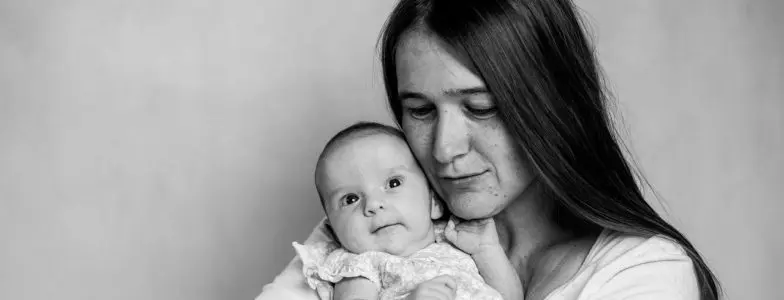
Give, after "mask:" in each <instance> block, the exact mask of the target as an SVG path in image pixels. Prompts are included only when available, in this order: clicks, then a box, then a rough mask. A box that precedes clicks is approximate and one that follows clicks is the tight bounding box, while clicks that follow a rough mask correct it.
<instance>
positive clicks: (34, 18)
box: [0, 0, 784, 300]
mask: <svg viewBox="0 0 784 300" xmlns="http://www.w3.org/2000/svg"><path fill="white" fill-rule="evenodd" d="M392 4H393V1H392V0H372V1H369V0H329V1H323V0H321V1H316V0H310V1H305V0H287V1H272V0H255V1H249V0H236V1H223V0H196V1H194V0H154V1H153V0H137V1H118V0H100V1H99V0H59V1H55V0H52V1H45V0H16V1H14V0H2V1H0V200H1V202H0V243H2V245H0V299H188V300H196V299H252V298H253V297H255V296H256V295H257V294H258V293H259V292H260V291H261V287H262V286H263V285H264V284H266V283H268V282H270V281H271V280H272V279H273V278H274V276H275V274H277V273H278V272H279V271H280V270H281V268H282V267H283V266H284V265H285V264H286V263H287V262H288V261H289V260H290V259H291V258H292V256H293V255H294V252H293V251H292V247H291V242H292V241H295V240H299V241H301V240H303V239H304V238H305V237H306V236H307V234H308V233H309V232H310V230H311V228H312V227H313V225H314V224H315V223H316V222H317V220H318V219H320V218H321V216H322V212H321V208H320V206H319V204H318V199H317V197H316V194H315V190H314V188H313V184H312V171H313V165H314V162H315V159H316V156H317V154H318V151H319V150H320V148H321V147H322V145H323V143H324V142H325V141H326V140H327V139H328V138H329V137H330V135H331V134H333V133H334V132H336V131H337V130H338V129H340V128H341V127H343V126H346V125H348V124H350V123H353V122H354V121H356V120H360V119H363V120H377V121H382V122H387V123H389V122H390V120H391V118H390V114H389V113H388V111H387V108H386V106H385V103H384V93H383V84H382V82H381V80H380V74H379V73H380V68H379V66H378V64H377V62H376V61H377V58H376V52H375V48H374V46H375V42H376V38H377V34H378V31H379V29H380V28H381V25H382V23H383V21H384V19H385V18H386V15H387V13H388V12H389V11H390V9H391V7H392ZM578 5H580V6H581V7H582V8H583V9H584V12H585V13H586V14H587V15H588V18H587V20H588V21H589V23H590V24H591V28H590V30H591V32H592V33H593V35H594V39H595V41H596V43H597V48H598V51H599V54H600V58H601V61H602V64H603V67H604V69H605V71H606V73H607V75H608V79H609V83H610V87H611V89H612V90H613V91H614V93H615V96H616V98H617V99H618V105H617V107H616V110H617V111H618V112H620V113H621V114H622V115H623V120H622V123H621V124H622V125H621V127H622V128H623V131H624V136H626V137H627V141H628V142H629V144H630V146H631V149H632V152H633V153H634V156H635V157H636V159H637V161H638V162H639V163H640V165H641V167H642V170H643V171H644V172H645V174H647V175H648V178H649V179H650V181H651V183H652V184H653V185H654V186H655V187H656V188H657V189H658V191H659V193H660V194H661V195H662V197H663V199H662V203H663V204H660V203H659V202H657V201H652V202H654V205H655V206H656V207H657V208H659V209H660V210H662V211H663V212H665V210H664V209H663V208H666V213H667V218H668V219H669V220H671V221H672V222H673V223H674V224H676V225H677V226H678V227H679V228H680V229H682V230H683V231H684V232H685V233H686V234H687V236H688V237H690V238H691V239H692V241H693V242H694V243H695V244H696V246H697V248H698V249H700V250H701V251H702V253H704V255H705V257H706V259H707V261H708V263H709V264H710V265H711V266H712V267H713V269H714V270H715V271H716V272H717V273H718V276H719V278H720V279H721V281H722V283H723V284H724V287H725V288H726V291H727V293H728V295H729V298H730V299H774V298H781V297H782V295H784V292H782V283H784V272H783V271H782V269H784V259H782V257H781V255H782V254H784V241H783V235H782V234H781V233H780V231H779V230H774V226H776V225H779V224H777V223H779V220H780V218H779V217H780V216H781V215H782V213H784V202H783V201H782V196H781V195H782V193H784V187H783V186H784V184H783V183H784V182H782V178H784V171H783V170H784V159H783V157H782V153H784V138H783V134H782V128H784V104H782V103H783V102H784V100H783V99H784V96H782V95H784V34H782V32H783V30H784V21H783V20H782V17H781V14H782V13H784V2H782V1H778V0H768V1H762V0H758V1H753V0H721V1H717V0H693V1H675V0H663V1H653V0H650V1H645V0H634V1H632V0H616V1H609V0H602V1H598V0H582V1H578ZM630 136H633V138H629V137H630Z"/></svg>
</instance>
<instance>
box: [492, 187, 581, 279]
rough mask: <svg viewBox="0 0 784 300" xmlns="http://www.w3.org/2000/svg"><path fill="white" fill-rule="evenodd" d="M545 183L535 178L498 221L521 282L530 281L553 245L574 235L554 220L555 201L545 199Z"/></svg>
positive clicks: (501, 235) (501, 234)
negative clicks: (541, 259) (540, 260)
mask: <svg viewBox="0 0 784 300" xmlns="http://www.w3.org/2000/svg"><path fill="white" fill-rule="evenodd" d="M542 185H543V183H541V182H540V181H539V180H538V179H534V180H533V181H532V182H531V184H529V185H528V187H527V188H526V189H525V191H523V193H522V194H521V195H520V197H518V199H516V200H514V201H513V202H512V203H511V204H509V206H508V207H507V208H506V209H504V210H503V211H502V212H500V213H498V214H497V215H496V216H495V217H494V218H493V219H494V220H495V224H496V228H497V230H498V235H499V239H500V242H501V245H502V246H503V247H504V249H505V250H506V255H507V256H508V257H509V260H510V261H511V263H512V265H513V266H514V267H515V268H516V269H517V272H518V274H519V275H520V279H521V280H522V281H523V282H524V283H527V282H530V279H531V277H532V276H533V269H534V266H535V265H536V262H537V259H538V258H539V257H541V256H542V254H543V253H544V252H546V250H547V249H548V248H550V247H551V246H553V245H555V244H558V243H560V242H563V241H566V240H569V239H571V238H573V236H572V235H571V234H570V233H569V232H567V231H566V230H563V229H561V228H560V227H559V226H558V225H557V224H556V223H555V222H553V220H552V214H551V207H552V205H553V201H555V199H551V198H548V197H546V196H544V195H545V194H546V193H543V192H542V188H543V186H542Z"/></svg>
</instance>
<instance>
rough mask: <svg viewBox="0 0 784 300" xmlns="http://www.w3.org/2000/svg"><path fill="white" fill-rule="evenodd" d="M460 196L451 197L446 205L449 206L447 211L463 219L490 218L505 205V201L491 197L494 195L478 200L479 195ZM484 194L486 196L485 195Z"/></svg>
mask: <svg viewBox="0 0 784 300" xmlns="http://www.w3.org/2000/svg"><path fill="white" fill-rule="evenodd" d="M461 196H462V197H461ZM461 196H458V197H454V198H453V199H450V200H449V201H447V206H449V211H450V212H451V213H452V214H453V215H455V216H457V217H458V218H460V219H463V220H477V219H486V218H490V217H493V216H495V215H496V214H498V213H499V212H501V211H502V210H503V209H504V207H506V203H501V201H498V200H500V199H493V198H494V197H488V198H490V199H484V200H480V199H479V198H480V197H477V196H479V195H471V196H468V195H461ZM484 196H485V197H487V195H484ZM482 198H484V197H482Z"/></svg>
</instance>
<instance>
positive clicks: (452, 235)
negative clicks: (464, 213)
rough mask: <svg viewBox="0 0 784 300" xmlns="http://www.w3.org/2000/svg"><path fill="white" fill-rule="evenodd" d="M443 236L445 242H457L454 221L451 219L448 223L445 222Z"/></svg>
mask: <svg viewBox="0 0 784 300" xmlns="http://www.w3.org/2000/svg"><path fill="white" fill-rule="evenodd" d="M444 236H445V237H446V240H447V241H450V242H454V241H455V240H457V230H455V221H454V220H453V219H452V218H449V221H448V222H446V227H444Z"/></svg>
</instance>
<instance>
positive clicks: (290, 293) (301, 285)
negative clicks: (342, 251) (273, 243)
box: [256, 218, 334, 300]
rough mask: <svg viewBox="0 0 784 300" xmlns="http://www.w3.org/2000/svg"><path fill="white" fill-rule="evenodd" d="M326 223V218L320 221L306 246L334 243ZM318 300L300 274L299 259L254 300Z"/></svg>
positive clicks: (264, 288) (295, 259) (292, 262)
mask: <svg viewBox="0 0 784 300" xmlns="http://www.w3.org/2000/svg"><path fill="white" fill-rule="evenodd" d="M328 226H329V225H327V223H326V218H325V219H322V220H321V222H319V223H318V224H317V225H316V227H315V228H313V232H311V234H310V236H309V237H308V238H307V240H305V243H306V244H309V243H315V242H320V241H334V237H333V236H332V233H331V230H330V229H329V227H328ZM277 299H292V300H318V299H319V298H318V295H317V294H316V291H314V290H313V289H311V288H310V286H308V284H307V282H306V281H305V275H303V274H302V260H301V259H300V258H299V257H294V259H292V260H291V262H289V264H288V265H287V266H286V267H285V268H284V269H283V271H281V272H280V274H278V275H277V276H276V277H275V280H273V281H272V282H271V283H269V284H267V285H265V286H264V287H263V288H262V292H261V294H260V295H259V296H258V297H256V300H277Z"/></svg>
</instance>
